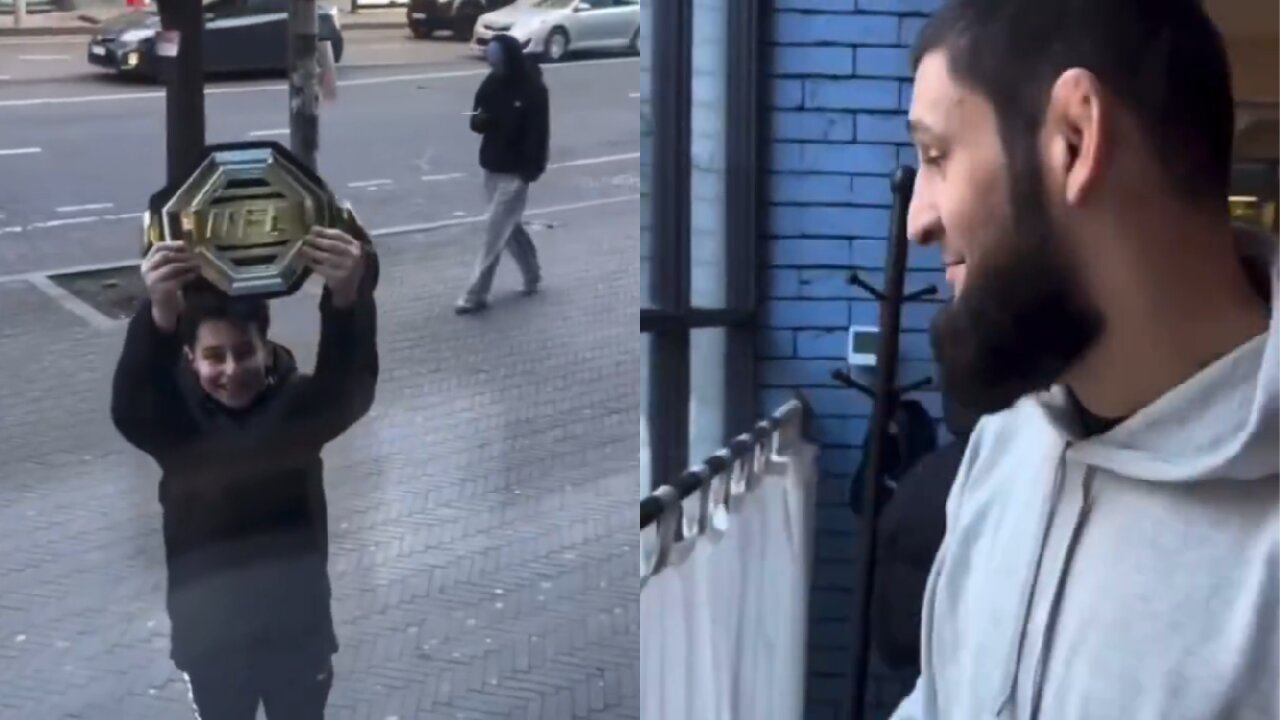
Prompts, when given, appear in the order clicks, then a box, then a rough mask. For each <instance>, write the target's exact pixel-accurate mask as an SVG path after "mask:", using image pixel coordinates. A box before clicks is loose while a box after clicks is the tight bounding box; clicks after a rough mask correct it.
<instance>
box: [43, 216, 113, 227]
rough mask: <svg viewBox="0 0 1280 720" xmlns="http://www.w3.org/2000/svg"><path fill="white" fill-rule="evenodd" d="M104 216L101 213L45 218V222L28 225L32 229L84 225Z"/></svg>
mask: <svg viewBox="0 0 1280 720" xmlns="http://www.w3.org/2000/svg"><path fill="white" fill-rule="evenodd" d="M101 219H102V217H101V216H99V215H86V216H84V217H73V218H66V219H65V220H45V221H44V222H38V223H31V224H30V225H28V226H27V228H28V229H30V230H37V229H40V228H51V227H62V226H63V225H83V224H84V223H90V222H97V221H98V220H101Z"/></svg>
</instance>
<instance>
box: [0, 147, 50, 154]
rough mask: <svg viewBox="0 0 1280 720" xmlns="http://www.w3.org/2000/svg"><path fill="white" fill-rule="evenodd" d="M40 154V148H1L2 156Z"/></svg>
mask: <svg viewBox="0 0 1280 720" xmlns="http://www.w3.org/2000/svg"><path fill="white" fill-rule="evenodd" d="M38 152H40V148H38V147H28V148H8V149H4V148H0V155H34V154H36V153H38Z"/></svg>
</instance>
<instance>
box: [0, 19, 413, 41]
mask: <svg viewBox="0 0 1280 720" xmlns="http://www.w3.org/2000/svg"><path fill="white" fill-rule="evenodd" d="M408 27H409V26H408V24H407V23H406V22H405V20H403V19H399V20H372V21H370V22H351V20H350V19H349V18H344V21H343V23H342V34H343V35H346V34H347V33H351V32H362V31H364V30H399V29H403V30H405V32H406V33H407V32H408ZM97 29H98V25H97V24H96V23H95V24H92V25H87V24H86V25H70V26H66V27H56V26H47V27H22V28H15V27H0V38H15V37H77V36H79V37H88V36H89V35H92V34H93V33H94V32H96V31H97Z"/></svg>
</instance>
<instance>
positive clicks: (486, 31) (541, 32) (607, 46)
mask: <svg viewBox="0 0 1280 720" xmlns="http://www.w3.org/2000/svg"><path fill="white" fill-rule="evenodd" d="M499 33H504V34H507V35H511V36H512V37H514V38H515V39H517V40H519V41H520V44H521V45H523V46H524V49H525V52H526V53H530V54H536V55H541V56H542V58H543V59H545V60H546V61H548V62H559V61H560V60H563V59H564V58H565V56H567V55H568V54H569V53H570V52H573V51H578V50H626V51H629V52H633V53H635V52H639V50H640V0H590V2H588V1H587V0H516V2H514V3H512V4H511V5H509V6H508V7H505V8H503V9H501V10H498V11H495V12H490V13H485V14H484V15H481V16H480V18H479V20H477V21H476V26H475V30H474V31H473V33H472V40H471V46H472V47H473V48H474V49H475V50H476V51H477V52H483V51H484V48H485V46H487V45H488V44H489V40H490V39H491V38H493V36H494V35H497V34H499Z"/></svg>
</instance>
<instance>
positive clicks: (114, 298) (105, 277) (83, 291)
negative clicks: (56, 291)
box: [49, 265, 147, 320]
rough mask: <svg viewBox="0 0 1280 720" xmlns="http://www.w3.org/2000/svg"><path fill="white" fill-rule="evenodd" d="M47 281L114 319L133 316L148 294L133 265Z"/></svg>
mask: <svg viewBox="0 0 1280 720" xmlns="http://www.w3.org/2000/svg"><path fill="white" fill-rule="evenodd" d="M49 280H51V281H53V283H54V284H55V285H57V286H58V287H60V288H62V289H63V290H66V291H67V292H69V293H71V294H72V295H74V296H75V297H76V298H77V299H79V300H81V301H82V302H84V303H86V304H87V305H89V306H90V307H92V308H93V309H94V310H97V311H98V312H100V313H102V314H103V315H105V316H107V317H109V318H111V319H113V320H124V319H126V318H129V317H132V316H133V313H134V311H135V310H137V308H138V303H139V302H141V301H142V299H143V298H145V297H146V295H147V289H146V286H144V285H143V283H142V273H140V272H138V266H136V265H127V266H125V267H118V268H107V269H105V270H85V271H83V272H74V273H64V274H62V275H50V276H49Z"/></svg>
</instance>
